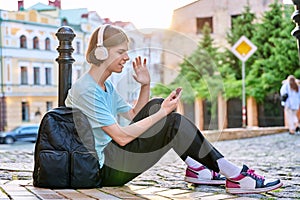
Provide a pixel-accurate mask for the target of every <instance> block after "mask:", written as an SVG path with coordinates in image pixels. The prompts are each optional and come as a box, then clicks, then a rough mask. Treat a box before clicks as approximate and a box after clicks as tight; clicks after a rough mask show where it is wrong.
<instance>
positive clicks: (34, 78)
mask: <svg viewBox="0 0 300 200" xmlns="http://www.w3.org/2000/svg"><path fill="white" fill-rule="evenodd" d="M22 2H23V1H19V10H18V11H6V10H0V69H1V70H0V83H1V93H0V131H3V130H9V129H11V128H13V127H15V126H18V125H20V124H24V123H39V122H40V120H41V118H42V117H43V115H44V114H45V112H47V111H48V110H50V109H51V108H53V107H56V106H58V85H59V83H58V67H59V66H58V63H57V62H56V60H55V59H56V58H57V57H58V52H57V49H56V48H57V47H58V39H57V37H56V35H55V34H56V32H57V31H58V29H59V28H60V27H61V26H69V27H71V28H72V29H73V31H74V33H75V35H76V36H75V38H74V40H73V41H72V47H73V48H74V51H73V54H72V56H73V58H74V60H75V62H74V63H73V65H72V82H74V81H75V80H76V79H77V78H79V77H80V76H81V75H82V74H83V73H84V72H86V71H87V70H88V69H89V65H88V63H86V62H85V51H86V49H87V44H88V42H89V37H90V35H91V34H92V31H94V30H95V29H96V28H97V27H99V26H100V25H102V24H104V23H110V24H113V25H116V26H119V27H121V28H123V29H124V30H125V31H126V32H127V33H128V35H129V37H130V40H131V42H130V51H129V55H130V57H132V58H134V57H135V56H137V55H141V56H145V57H147V58H148V60H150V61H151V63H149V66H150V73H151V74H152V75H153V74H154V75H155V76H153V77H155V78H154V79H157V80H159V79H160V78H159V77H160V74H157V73H156V71H155V70H156V69H157V67H156V66H157V65H158V64H157V63H159V62H160V60H157V58H160V55H158V54H159V52H158V53H155V52H151V49H150V46H151V45H150V44H151V43H157V44H160V42H158V41H157V40H158V39H157V37H154V36H150V37H149V35H145V34H144V33H142V32H140V31H138V30H136V28H135V27H134V25H133V24H132V23H130V22H121V21H117V22H112V21H110V20H109V19H108V18H101V17H100V16H99V15H98V13H97V12H94V11H88V10H87V9H85V8H78V9H68V10H61V9H60V0H55V1H54V2H51V1H49V5H45V4H42V3H38V4H36V5H34V6H32V7H30V8H28V9H26V10H25V9H24V7H23V4H22ZM145 43H146V44H149V45H148V48H145V47H144V46H143V45H144V44H145ZM124 71H125V72H126V73H122V74H120V75H118V74H116V75H113V76H112V82H113V83H114V84H115V85H116V87H117V89H118V90H119V91H120V93H121V95H122V96H123V97H124V98H125V99H126V100H127V101H129V102H131V103H134V102H135V100H136V98H137V96H138V93H139V89H138V88H139V87H138V85H137V84H136V83H135V82H134V81H133V78H132V73H133V71H132V63H131V62H129V63H127V65H126V66H125V68H124ZM124 91H130V92H128V93H125V92H124Z"/></svg>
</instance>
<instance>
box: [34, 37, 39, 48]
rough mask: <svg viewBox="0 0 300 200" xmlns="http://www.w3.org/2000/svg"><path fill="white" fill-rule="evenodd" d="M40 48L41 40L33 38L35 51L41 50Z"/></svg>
mask: <svg viewBox="0 0 300 200" xmlns="http://www.w3.org/2000/svg"><path fill="white" fill-rule="evenodd" d="M39 48H40V46H39V38H38V37H36V36H35V37H34V38H33V49H39Z"/></svg>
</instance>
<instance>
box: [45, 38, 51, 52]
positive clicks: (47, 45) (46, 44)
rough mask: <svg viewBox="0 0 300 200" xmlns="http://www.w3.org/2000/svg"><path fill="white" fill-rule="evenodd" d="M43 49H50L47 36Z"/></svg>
mask: <svg viewBox="0 0 300 200" xmlns="http://www.w3.org/2000/svg"><path fill="white" fill-rule="evenodd" d="M45 50H51V48H50V39H49V38H46V39H45Z"/></svg>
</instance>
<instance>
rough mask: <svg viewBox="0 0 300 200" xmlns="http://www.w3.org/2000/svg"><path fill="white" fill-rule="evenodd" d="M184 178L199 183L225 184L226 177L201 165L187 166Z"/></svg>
mask: <svg viewBox="0 0 300 200" xmlns="http://www.w3.org/2000/svg"><path fill="white" fill-rule="evenodd" d="M184 180H185V181H186V182H189V183H194V184H200V185H225V180H226V178H225V177H222V176H221V175H220V174H219V173H216V172H214V171H212V170H210V169H208V168H206V167H205V166H203V165H202V166H201V167H198V168H193V167H190V166H188V167H187V168H186V171H185V178H184Z"/></svg>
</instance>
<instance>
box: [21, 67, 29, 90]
mask: <svg viewBox="0 0 300 200" xmlns="http://www.w3.org/2000/svg"><path fill="white" fill-rule="evenodd" d="M21 85H28V70H27V67H24V66H22V67H21Z"/></svg>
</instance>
